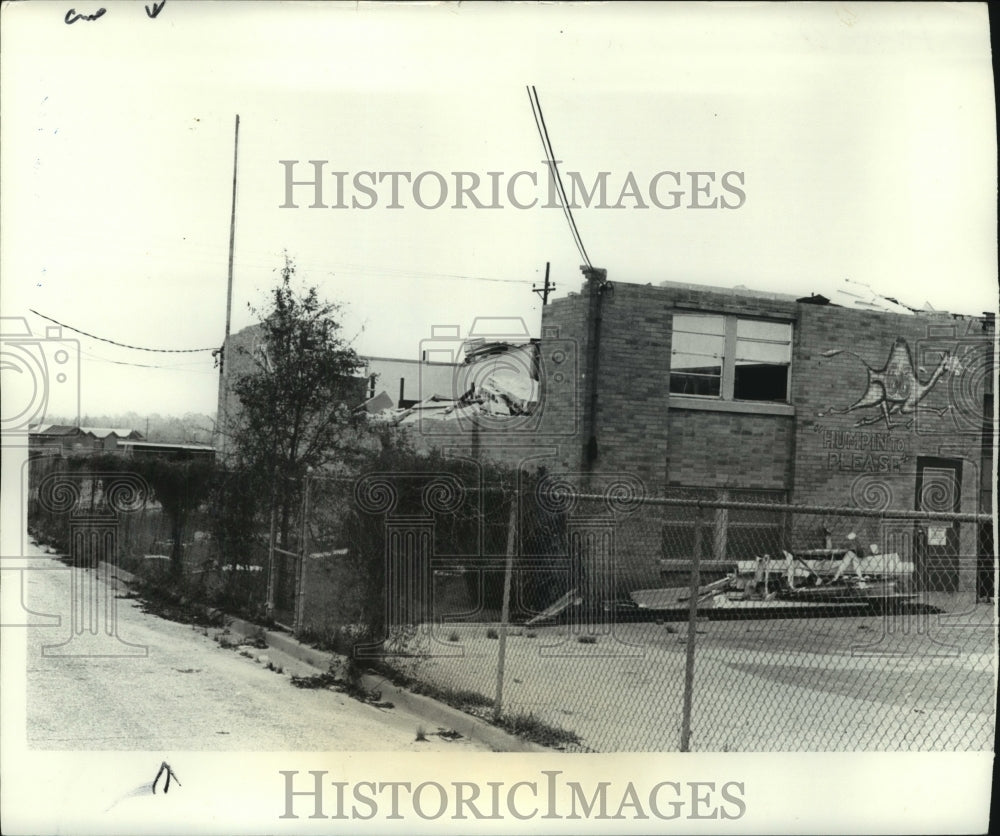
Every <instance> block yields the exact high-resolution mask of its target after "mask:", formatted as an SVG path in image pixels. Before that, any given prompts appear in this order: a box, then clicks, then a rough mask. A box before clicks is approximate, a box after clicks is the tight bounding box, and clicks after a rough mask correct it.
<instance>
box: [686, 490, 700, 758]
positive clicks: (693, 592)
mask: <svg viewBox="0 0 1000 836" xmlns="http://www.w3.org/2000/svg"><path fill="white" fill-rule="evenodd" d="M704 513H705V512H704V510H703V509H702V507H701V506H700V505H699V506H698V507H697V509H696V511H695V515H694V525H695V528H694V556H693V558H692V560H691V586H690V589H689V591H688V622H687V648H686V656H685V664H684V707H683V709H682V713H681V751H682V752H690V751H691V696H692V693H693V688H694V644H695V636H696V634H697V632H698V631H697V623H698V592H699V590H700V588H701V534H702V533H701V526H702V521H703V518H704Z"/></svg>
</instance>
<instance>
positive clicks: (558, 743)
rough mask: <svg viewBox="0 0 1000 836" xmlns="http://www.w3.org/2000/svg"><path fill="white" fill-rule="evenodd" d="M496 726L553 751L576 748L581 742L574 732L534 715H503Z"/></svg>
mask: <svg viewBox="0 0 1000 836" xmlns="http://www.w3.org/2000/svg"><path fill="white" fill-rule="evenodd" d="M496 725H498V726H499V727H500V728H502V729H504V730H505V731H508V732H510V733H511V734H516V735H517V736H518V737H523V738H525V739H526V740H531V741H533V742H535V743H540V744H542V745H543V746H551V747H552V748H554V749H562V748H565V747H566V746H577V745H579V744H580V743H581V742H582V740H581V738H580V736H579V735H578V734H577V733H576V732H573V731H570V730H569V729H564V728H561V727H559V726H553V725H551V724H549V723H546V722H544V721H543V720H539V719H538V718H537V717H536V716H535V715H534V713H528V714H523V713H519V714H513V715H511V714H504V715H501V716H500V718H499V719H498V720H497V721H496Z"/></svg>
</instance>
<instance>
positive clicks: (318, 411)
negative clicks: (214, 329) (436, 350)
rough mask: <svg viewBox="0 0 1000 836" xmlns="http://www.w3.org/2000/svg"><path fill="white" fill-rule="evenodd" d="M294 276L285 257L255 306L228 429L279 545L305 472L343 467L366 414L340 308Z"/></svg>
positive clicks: (355, 360)
mask: <svg viewBox="0 0 1000 836" xmlns="http://www.w3.org/2000/svg"><path fill="white" fill-rule="evenodd" d="M294 276H295V265H294V263H293V262H292V261H291V260H290V259H288V258H287V256H286V259H285V266H284V267H283V268H282V270H281V282H280V283H279V284H278V286H277V287H275V288H274V289H273V290H272V292H271V298H270V300H269V301H270V306H269V308H268V309H267V310H264V311H260V310H254V309H252V310H254V313H255V314H256V315H257V316H258V318H259V320H260V326H259V327H260V331H261V339H260V342H259V347H258V348H257V349H256V350H255V351H254V352H253V353H252V355H251V357H250V360H251V363H250V365H251V371H250V372H248V373H246V374H244V375H241V376H240V377H238V378H237V379H236V380H235V381H234V382H233V383H232V391H233V393H234V394H235V395H236V397H237V398H238V399H239V402H240V406H239V409H238V411H237V414H236V415H235V416H231V418H230V421H231V423H230V427H229V431H230V433H231V438H232V442H233V449H234V453H235V460H234V461H232V462H230V465H231V466H232V467H233V468H234V469H235V470H237V471H239V472H241V473H243V474H245V478H247V479H250V480H252V482H253V483H254V484H255V485H257V486H259V488H260V494H261V499H262V500H264V503H263V504H264V505H265V506H266V507H271V505H272V503H273V507H274V508H275V509H276V511H277V514H278V523H279V535H280V543H281V547H282V548H288V540H289V535H290V529H291V521H292V519H293V517H294V514H295V510H296V509H297V507H298V503H299V501H300V496H301V489H302V482H303V478H304V477H305V475H306V473H307V472H308V470H309V469H310V468H312V469H314V470H326V471H329V470H331V469H336V468H338V467H340V468H343V467H344V466H345V465H347V464H349V462H350V461H351V459H352V458H353V456H354V454H355V452H356V451H357V449H358V446H359V439H360V432H361V425H360V421H361V418H360V417H359V416H356V415H354V414H353V413H352V412H351V407H353V406H356V405H357V404H358V403H360V402H361V400H362V399H363V397H364V384H363V381H362V380H361V379H360V378H359V377H358V376H357V372H358V371H359V369H360V368H361V367H362V362H361V360H360V359H359V357H358V355H357V353H356V352H355V351H354V349H353V348H352V347H351V346H350V345H349V344H348V342H347V341H346V340H345V339H344V338H343V336H342V332H341V325H340V322H339V314H340V308H339V306H338V305H335V304H333V303H330V302H327V301H324V300H323V299H321V298H320V296H319V293H318V292H317V289H316V288H315V287H309V288H308V289H305V290H300V289H298V288H297V287H296V286H295V283H293V278H294ZM246 353H249V352H246Z"/></svg>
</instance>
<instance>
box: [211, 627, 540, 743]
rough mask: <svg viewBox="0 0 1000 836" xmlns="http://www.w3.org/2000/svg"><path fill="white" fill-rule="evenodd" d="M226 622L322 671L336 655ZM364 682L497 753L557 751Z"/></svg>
mask: <svg viewBox="0 0 1000 836" xmlns="http://www.w3.org/2000/svg"><path fill="white" fill-rule="evenodd" d="M226 623H227V624H228V626H229V628H230V630H232V631H233V632H235V633H239V634H240V635H242V636H244V637H250V636H255V635H259V634H260V633H261V632H263V634H264V639H265V640H266V641H267V644H268V647H273V648H274V649H275V650H279V651H281V652H282V653H286V654H288V655H289V656H291V657H293V658H295V659H298V660H299V661H300V662H305V663H306V664H307V665H311V666H312V667H314V668H316V669H317V670H319V671H324V672H325V671H327V670H328V669H329V667H330V663H331V662H332V661H334V659H335V655H334V654H332V653H326V652H324V651H321V650H316V649H315V648H313V647H308V646H306V645H304V644H302V643H301V642H299V641H297V640H296V639H294V638H292V637H290V636H288V635H286V634H284V633H278V632H275V631H272V630H263V631H262V630H261V628H260V627H258V626H257V625H256V624H252V623H251V622H249V621H244V620H243V619H241V618H231V617H229V616H227V617H226ZM361 682H362V684H363V685H364V687H365V688H367V689H369V690H372V691H381V692H382V699H384V700H389V701H390V702H392V703H393V704H395V705H397V706H399V707H400V708H403V709H406V710H407V711H409V712H411V713H413V714H416V715H417V716H418V717H421V718H423V719H424V720H426V721H427V724H428V725H434V726H440V727H443V728H448V729H453V730H454V731H457V732H459V733H460V734H462V735H464V736H465V737H468V738H471V739H472V740H476V741H479V742H480V743H485V744H486V745H487V746H489V747H490V748H491V749H493V750H494V751H495V752H553V751H556V750H554V749H549V748H546V747H545V746H540V745H539V744H537V743H532V742H531V741H528V740H522V739H521V738H519V737H517V736H515V735H512V734H509V733H508V732H506V731H504V730H503V729H500V728H497V727H496V726H493V725H490V724H489V723H487V722H485V721H484V720H481V719H479V718H478V717H473V716H472V715H471V714H466V713H465V712H464V711H460V710H459V709H457V708H453V707H452V706H450V705H445V704H444V703H441V702H438V701H437V700H435V699H432V698H431V697H427V696H424V695H423V694H414V693H412V692H410V691H407V690H406V689H405V688H400V687H398V686H396V685H393V684H392V683H391V682H389V681H388V680H387V679H386V678H385V677H384V676H379V675H377V674H364V675H363V676H362V678H361Z"/></svg>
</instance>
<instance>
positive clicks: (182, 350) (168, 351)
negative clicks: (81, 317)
mask: <svg viewBox="0 0 1000 836" xmlns="http://www.w3.org/2000/svg"><path fill="white" fill-rule="evenodd" d="M28 310H29V311H31V313H33V314H34V315H35V316H40V317H41V318H42V319H47V320H48V321H49V322H54V323H55V324H56V325H58V326H60V327H62V328H68V329H69V330H70V331H72V332H73V333H75V334H82V335H83V336H84V337H90V339H92V340H100V341H101V342H102V343H110V344H111V345H117V346H118V347H119V348H130V349H132V350H133V351H154V352H157V353H159V354H195V353H198V352H201V351H218V350H219V347H218V346H212V347H210V348H146V347H145V346H141V345H129V344H128V343H123V342H119V341H118V340H111V339H108V338H107V337H98V336H97V335H96V334H91V333H89V332H87V331H82V330H81V329H79V328H74V327H73V326H72V325H67V324H66V323H65V322H60V321H59V320H58V319H53V318H52V317H51V316H46V315H45V314H43V313H39V312H38V311H36V310H35V309H34V308H28Z"/></svg>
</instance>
